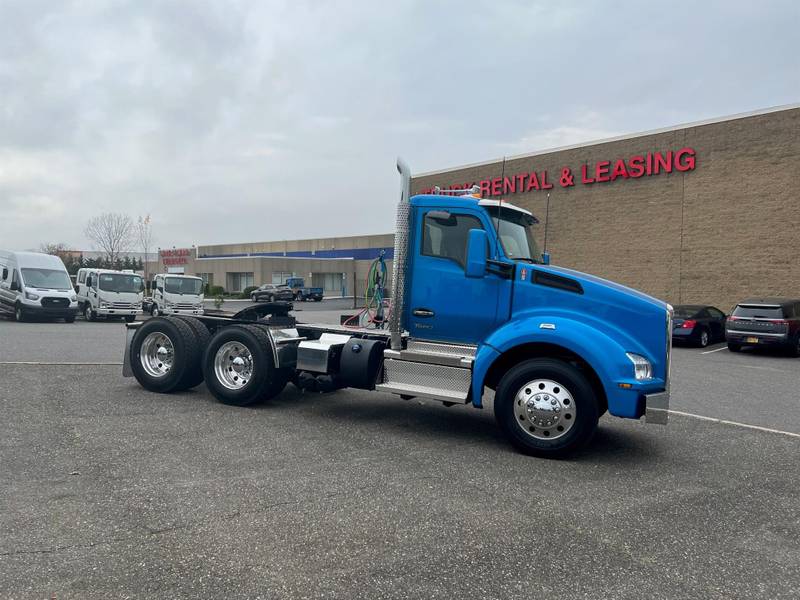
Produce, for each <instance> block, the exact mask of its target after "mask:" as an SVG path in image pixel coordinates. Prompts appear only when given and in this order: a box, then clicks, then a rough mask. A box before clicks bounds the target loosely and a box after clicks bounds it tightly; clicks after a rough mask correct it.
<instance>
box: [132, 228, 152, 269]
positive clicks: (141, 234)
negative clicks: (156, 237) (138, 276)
mask: <svg viewBox="0 0 800 600" xmlns="http://www.w3.org/2000/svg"><path fill="white" fill-rule="evenodd" d="M136 241H137V242H138V243H139V249H140V250H141V251H142V252H144V280H145V281H147V280H148V279H147V261H148V259H149V258H150V249H151V248H152V247H153V226H152V221H151V220H150V215H147V216H146V217H144V218H142V217H141V216H139V219H138V220H137V221H136Z"/></svg>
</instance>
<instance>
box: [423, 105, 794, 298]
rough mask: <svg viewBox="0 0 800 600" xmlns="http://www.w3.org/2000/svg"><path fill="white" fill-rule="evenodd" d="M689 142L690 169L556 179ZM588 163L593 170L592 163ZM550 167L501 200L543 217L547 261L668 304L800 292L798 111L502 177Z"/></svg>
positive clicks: (434, 179) (572, 153)
mask: <svg viewBox="0 0 800 600" xmlns="http://www.w3.org/2000/svg"><path fill="white" fill-rule="evenodd" d="M687 146H688V147H691V148H693V149H694V150H695V151H696V167H695V169H694V170H692V171H688V172H683V173H679V172H672V173H670V174H663V173H662V174H659V175H653V176H650V177H641V178H639V179H617V180H616V181H613V182H608V183H595V184H593V185H582V184H580V183H577V184H576V185H574V186H572V187H561V186H560V185H559V183H558V179H559V176H560V174H561V169H562V167H564V166H570V167H571V168H572V172H573V174H575V175H576V178H577V179H579V178H580V176H581V175H580V166H581V165H583V164H586V165H595V164H596V163H597V162H599V161H603V160H611V161H612V164H613V160H615V159H617V158H628V157H631V156H633V155H636V154H645V153H647V152H653V151H666V150H678V149H680V148H683V147H687ZM590 168H591V167H590ZM543 170H547V171H548V176H549V181H550V182H551V183H553V184H554V187H553V188H552V189H550V190H549V192H550V208H549V219H546V215H547V192H545V191H531V192H527V193H518V194H513V195H507V196H505V199H506V200H508V201H509V202H512V203H514V204H516V205H518V206H521V207H523V208H526V209H528V210H530V211H532V212H533V213H534V214H535V215H536V216H537V217H539V219H540V220H541V221H542V223H541V225H539V226H537V230H536V236H537V240H538V242H539V243H540V244H542V243H543V242H544V234H545V221H546V220H549V223H547V249H548V250H549V251H550V253H551V255H552V260H553V263H554V264H557V265H561V266H566V267H571V268H574V269H578V270H581V271H586V272H589V273H593V274H596V275H599V276H601V277H605V278H608V279H612V280H614V281H618V282H620V283H623V284H626V285H630V286H632V287H635V288H638V289H641V290H643V291H645V292H647V293H649V294H652V295H654V296H657V297H659V298H662V299H665V300H667V301H669V302H671V303H673V304H678V303H706V302H707V303H710V304H714V305H717V306H719V307H720V308H722V309H723V310H727V309H729V308H730V307H731V306H732V305H733V304H734V303H735V302H736V301H737V300H739V299H741V298H743V297H745V296H759V295H778V296H782V295H785V296H800V260H798V245H799V244H800V234H799V233H798V223H800V202H799V201H798V200H800V198H799V197H798V196H799V195H798V192H797V188H796V181H797V178H798V174H800V109H798V108H792V109H789V110H781V111H776V112H769V113H765V114H760V115H755V116H748V117H742V118H733V119H731V120H725V121H720V122H717V123H710V124H704V125H698V126H688V127H685V128H680V129H675V130H672V131H665V132H661V133H653V134H646V135H640V136H636V137H631V138H628V139H623V140H616V141H608V142H603V143H596V144H588V145H585V146H582V147H578V148H570V149H565V150H559V151H553V152H545V153H541V154H537V155H534V156H528V157H521V158H516V159H512V160H507V161H506V164H505V174H506V175H508V174H513V173H519V172H522V171H537V172H541V171H543ZM501 173H503V164H502V162H494V163H491V164H485V165H477V166H471V167H464V168H456V169H450V170H447V171H444V172H440V173H433V174H425V175H423V176H417V177H414V178H413V179H412V193H417V192H418V191H419V190H422V189H426V188H429V187H432V186H434V185H439V186H442V187H449V186H450V185H453V184H462V183H469V182H479V181H481V180H485V179H487V178H494V177H499V176H500V175H501Z"/></svg>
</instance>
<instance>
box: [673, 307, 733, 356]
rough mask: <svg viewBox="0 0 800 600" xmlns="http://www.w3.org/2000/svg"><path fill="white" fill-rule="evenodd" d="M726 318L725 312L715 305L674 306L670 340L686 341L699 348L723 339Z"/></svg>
mask: <svg viewBox="0 0 800 600" xmlns="http://www.w3.org/2000/svg"><path fill="white" fill-rule="evenodd" d="M726 318H727V317H726V316H725V313H723V312H722V311H721V310H720V309H718V308H716V307H715V306H703V305H699V304H682V305H679V306H676V307H675V314H674V316H673V320H672V341H673V342H687V343H690V344H692V345H695V346H700V347H701V348H705V347H706V346H708V345H709V344H713V343H714V342H722V341H725V320H726Z"/></svg>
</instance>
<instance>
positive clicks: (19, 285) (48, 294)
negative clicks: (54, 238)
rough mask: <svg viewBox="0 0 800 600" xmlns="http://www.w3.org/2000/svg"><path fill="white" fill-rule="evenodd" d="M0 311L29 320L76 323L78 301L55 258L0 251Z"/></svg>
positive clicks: (67, 276)
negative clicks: (57, 320)
mask: <svg viewBox="0 0 800 600" xmlns="http://www.w3.org/2000/svg"><path fill="white" fill-rule="evenodd" d="M0 310H2V311H3V312H7V313H11V314H13V315H14V318H15V319H16V320H17V321H26V320H27V319H28V318H29V317H34V316H35V317H39V318H44V319H64V321H65V322H67V323H72V322H73V321H74V320H75V315H76V314H77V312H78V297H77V295H76V294H75V290H74V289H73V287H72V281H70V278H69V273H67V268H66V267H65V266H64V263H63V261H62V260H61V259H60V258H59V257H58V256H53V255H52V254H40V253H38V252H11V251H6V250H0Z"/></svg>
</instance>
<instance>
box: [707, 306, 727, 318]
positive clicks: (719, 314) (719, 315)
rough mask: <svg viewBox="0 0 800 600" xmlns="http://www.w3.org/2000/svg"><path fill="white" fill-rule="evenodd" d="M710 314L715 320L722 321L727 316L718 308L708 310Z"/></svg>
mask: <svg viewBox="0 0 800 600" xmlns="http://www.w3.org/2000/svg"><path fill="white" fill-rule="evenodd" d="M708 313H709V314H710V315H711V316H712V317H713V318H714V319H721V318H722V317H724V316H725V314H724V313H723V312H722V311H721V310H719V309H716V308H709V309H708Z"/></svg>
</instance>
